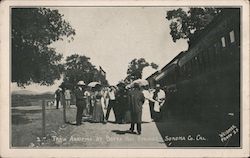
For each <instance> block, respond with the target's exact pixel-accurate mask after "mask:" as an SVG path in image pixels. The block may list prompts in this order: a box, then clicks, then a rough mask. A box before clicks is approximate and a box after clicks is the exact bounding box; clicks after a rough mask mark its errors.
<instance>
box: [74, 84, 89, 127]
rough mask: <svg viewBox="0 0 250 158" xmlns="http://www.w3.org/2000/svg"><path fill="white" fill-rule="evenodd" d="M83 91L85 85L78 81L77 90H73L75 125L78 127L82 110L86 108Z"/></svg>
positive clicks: (80, 122)
mask: <svg viewBox="0 0 250 158" xmlns="http://www.w3.org/2000/svg"><path fill="white" fill-rule="evenodd" d="M84 91H85V83H84V82H83V81H79V82H78V83H77V88H76V90H75V96H76V107H77V112H76V125H77V126H79V125H81V124H82V113H83V109H84V108H85V107H86V97H85V96H84Z"/></svg>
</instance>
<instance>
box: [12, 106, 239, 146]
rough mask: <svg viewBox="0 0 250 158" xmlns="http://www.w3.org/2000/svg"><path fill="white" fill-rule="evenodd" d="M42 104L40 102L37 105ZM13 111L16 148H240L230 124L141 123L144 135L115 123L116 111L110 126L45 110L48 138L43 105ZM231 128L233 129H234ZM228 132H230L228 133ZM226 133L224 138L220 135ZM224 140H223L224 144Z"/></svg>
mask: <svg viewBox="0 0 250 158" xmlns="http://www.w3.org/2000/svg"><path fill="white" fill-rule="evenodd" d="M37 104H38V105H40V103H37ZM38 105H34V106H29V107H15V108H13V109H12V146H13V147H39V148H40V147H42V148H43V147H45V148H47V147H53V148H166V147H168V148H171V147H204V146H205V147H216V146H218V147H223V146H237V145H238V140H239V139H238V138H239V128H238V127H234V125H233V124H228V125H226V126H225V127H223V128H222V127H221V128H220V129H215V128H212V127H213V126H207V125H205V124H202V125H201V124H198V123H196V122H194V121H190V120H179V119H176V118H173V117H170V118H169V119H167V120H165V121H163V122H157V123H155V122H151V123H144V124H142V134H141V135H136V134H131V133H128V132H127V130H128V129H129V127H130V125H129V124H115V123H113V121H114V115H113V112H111V115H110V122H108V123H107V124H102V123H91V122H88V121H85V122H83V125H81V126H75V125H72V124H71V123H72V122H74V121H75V115H76V108H75V107H72V108H70V109H68V110H67V121H69V122H71V123H67V124H65V123H64V122H63V119H62V109H59V110H57V109H55V108H54V107H53V108H48V109H47V110H46V136H45V137H43V136H42V133H41V127H42V122H41V118H42V114H41V106H38ZM231 129H232V130H231ZM226 131H227V132H226ZM222 132H226V133H227V134H226V135H225V136H221V135H220V134H221V133H222ZM222 138H223V139H224V140H223V141H222Z"/></svg>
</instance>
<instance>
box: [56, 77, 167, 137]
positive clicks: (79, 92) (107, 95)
mask: <svg viewBox="0 0 250 158" xmlns="http://www.w3.org/2000/svg"><path fill="white" fill-rule="evenodd" d="M62 93H63V94H64V95H63V96H64V98H65V103H64V104H66V107H70V105H71V103H70V100H71V99H72V98H71V97H72V96H75V105H76V107H77V113H76V123H75V125H77V126H79V125H81V124H82V119H83V118H89V120H90V121H92V122H96V123H107V122H108V121H109V118H110V112H111V110H113V112H114V116H115V120H114V122H115V123H119V124H124V123H131V127H130V132H134V126H135V124H136V125H137V133H138V134H141V123H144V122H152V121H159V120H160V119H161V107H162V106H163V105H164V103H165V97H166V95H165V92H164V91H163V90H161V89H160V85H159V84H157V85H156V87H155V89H153V88H149V86H148V85H140V84H138V83H134V84H132V85H130V86H126V85H125V84H124V83H123V82H121V83H119V84H118V85H117V86H109V87H103V86H102V85H101V84H98V83H97V84H95V85H94V86H92V87H90V86H88V85H86V84H85V83H84V81H79V82H78V84H77V87H76V88H75V90H74V91H70V90H69V89H66V90H63V91H62V90H60V89H58V90H57V91H56V92H55V96H56V108H58V107H59V101H60V99H61V97H62V95H60V94H62Z"/></svg>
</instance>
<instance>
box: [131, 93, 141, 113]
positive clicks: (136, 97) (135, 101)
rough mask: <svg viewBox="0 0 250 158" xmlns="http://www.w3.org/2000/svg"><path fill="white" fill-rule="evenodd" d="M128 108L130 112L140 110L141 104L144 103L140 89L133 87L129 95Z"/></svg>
mask: <svg viewBox="0 0 250 158" xmlns="http://www.w3.org/2000/svg"><path fill="white" fill-rule="evenodd" d="M129 103H130V110H131V112H132V113H139V112H142V105H143V103H144V95H143V93H142V92H141V91H139V90H137V89H135V90H132V91H131V92H130V95H129Z"/></svg>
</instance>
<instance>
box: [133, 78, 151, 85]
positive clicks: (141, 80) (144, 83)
mask: <svg viewBox="0 0 250 158" xmlns="http://www.w3.org/2000/svg"><path fill="white" fill-rule="evenodd" d="M135 83H137V84H139V86H147V85H149V83H148V81H147V80H144V79H137V80H134V81H133V82H132V83H131V84H132V85H134V84H135Z"/></svg>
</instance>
